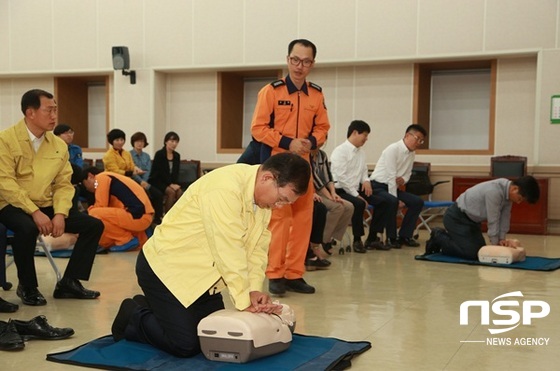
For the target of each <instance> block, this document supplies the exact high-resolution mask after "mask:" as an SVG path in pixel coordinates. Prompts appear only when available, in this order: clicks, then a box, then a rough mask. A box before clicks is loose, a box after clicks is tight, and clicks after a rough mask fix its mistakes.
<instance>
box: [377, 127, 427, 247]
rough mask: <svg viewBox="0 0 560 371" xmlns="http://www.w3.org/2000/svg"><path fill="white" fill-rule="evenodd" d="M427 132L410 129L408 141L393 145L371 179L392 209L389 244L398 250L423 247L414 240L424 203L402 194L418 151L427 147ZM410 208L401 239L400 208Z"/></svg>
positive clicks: (388, 231) (388, 225) (407, 132)
mask: <svg viewBox="0 0 560 371" xmlns="http://www.w3.org/2000/svg"><path fill="white" fill-rule="evenodd" d="M425 137H426V129H424V128H423V127H422V126H420V125H417V124H413V125H410V126H409V127H408V128H406V131H405V134H404V138H403V139H401V140H399V141H398V142H395V143H393V144H390V145H389V146H388V147H387V148H385V149H384V150H383V152H382V153H381V157H380V158H379V161H377V164H376V165H375V170H374V171H373V173H372V174H371V176H370V179H371V181H372V182H371V183H372V186H373V189H374V191H375V194H376V195H378V196H379V197H382V198H383V199H385V200H386V202H387V205H388V207H389V215H388V219H387V225H386V228H387V230H386V231H387V244H390V245H392V246H393V247H394V248H401V246H402V245H406V246H411V247H418V246H420V244H419V243H418V242H416V241H415V240H414V238H412V234H413V233H414V229H415V228H416V220H418V215H419V214H420V212H421V211H422V208H423V207H424V201H423V200H422V199H421V198H420V197H418V196H416V195H413V194H411V193H408V192H405V191H402V190H400V189H399V187H401V186H404V185H405V184H406V183H407V182H408V180H409V179H410V175H411V174H412V165H413V164H414V157H415V156H416V154H415V151H416V149H417V148H418V147H420V146H421V145H422V144H424V138H425ZM405 205H406V207H407V210H406V214H405V216H404V218H403V220H402V223H401V228H400V230H399V236H398V238H397V212H398V211H399V207H402V206H405Z"/></svg>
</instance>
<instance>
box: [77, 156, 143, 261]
mask: <svg viewBox="0 0 560 371" xmlns="http://www.w3.org/2000/svg"><path fill="white" fill-rule="evenodd" d="M83 178H84V179H83V180H82V184H83V186H84V187H85V188H86V189H87V190H88V191H89V192H92V193H94V194H95V203H94V204H93V205H91V206H90V207H89V208H88V213H89V215H91V216H93V217H95V218H97V219H100V220H101V221H102V222H103V225H104V226H105V230H104V231H103V235H102V236H101V239H100V240H99V246H101V247H103V248H106V249H107V248H111V250H112V251H119V246H127V244H128V243H129V242H130V241H131V240H132V239H133V238H134V237H136V238H138V242H139V245H140V246H143V245H144V242H146V240H147V239H148V238H147V236H146V229H147V228H148V227H149V226H150V224H151V223H152V220H153V218H154V208H153V207H152V204H151V203H150V199H149V198H148V195H147V194H146V191H145V190H144V188H142V186H140V185H139V184H138V183H136V181H134V180H133V179H132V178H129V177H127V176H124V175H120V174H117V173H111V172H100V170H99V169H98V168H96V167H90V168H88V169H86V170H84V177H83ZM115 247H116V249H114V248H115Z"/></svg>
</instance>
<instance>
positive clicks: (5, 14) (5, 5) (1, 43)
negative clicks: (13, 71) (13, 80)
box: [0, 1, 11, 71]
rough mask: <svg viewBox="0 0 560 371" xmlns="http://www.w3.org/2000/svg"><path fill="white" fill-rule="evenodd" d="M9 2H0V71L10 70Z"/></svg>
mask: <svg viewBox="0 0 560 371" xmlns="http://www.w3.org/2000/svg"><path fill="white" fill-rule="evenodd" d="M10 37H11V35H10V2H9V1H0V71H7V70H9V69H10V55H11V52H10V49H11V41H10Z"/></svg>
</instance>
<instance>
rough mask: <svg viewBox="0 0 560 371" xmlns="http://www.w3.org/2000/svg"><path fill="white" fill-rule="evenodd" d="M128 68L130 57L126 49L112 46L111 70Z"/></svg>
mask: <svg viewBox="0 0 560 371" xmlns="http://www.w3.org/2000/svg"><path fill="white" fill-rule="evenodd" d="M129 68H130V56H129V55H128V47H126V46H113V69H115V70H128V69H129Z"/></svg>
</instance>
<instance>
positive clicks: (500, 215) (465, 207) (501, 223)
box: [426, 176, 540, 260]
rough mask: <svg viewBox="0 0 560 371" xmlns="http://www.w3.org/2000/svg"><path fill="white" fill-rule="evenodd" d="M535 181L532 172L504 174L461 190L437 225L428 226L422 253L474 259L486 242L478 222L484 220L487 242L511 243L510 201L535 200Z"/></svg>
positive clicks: (537, 188)
mask: <svg viewBox="0 0 560 371" xmlns="http://www.w3.org/2000/svg"><path fill="white" fill-rule="evenodd" d="M539 196H540V189H539V183H538V182H537V180H536V179H535V178H533V177H532V176H524V177H521V178H518V179H516V180H513V181H511V180H509V179H505V178H500V179H494V180H489V181H486V182H483V183H479V184H477V185H475V186H473V187H471V188H469V189H467V190H466V191H465V192H464V193H462V194H461V195H460V196H459V197H458V198H457V202H455V203H454V204H453V205H452V206H450V207H449V209H447V211H446V212H445V215H444V216H443V225H444V227H445V230H443V229H441V228H432V233H431V235H430V239H429V240H428V241H427V242H426V253H427V254H432V253H436V252H440V251H441V253H443V254H445V255H450V256H456V257H458V258H463V259H468V260H477V259H478V251H479V250H480V248H481V247H483V246H485V245H487V244H486V241H485V239H484V236H483V235H482V230H481V223H482V222H484V221H487V222H488V238H489V239H490V245H499V246H507V247H511V246H512V243H511V241H510V240H508V239H506V234H507V232H508V231H509V222H510V218H511V207H512V205H513V203H514V202H515V203H516V204H520V203H522V202H525V201H526V202H529V203H531V204H534V203H536V202H537V201H538V200H539Z"/></svg>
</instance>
